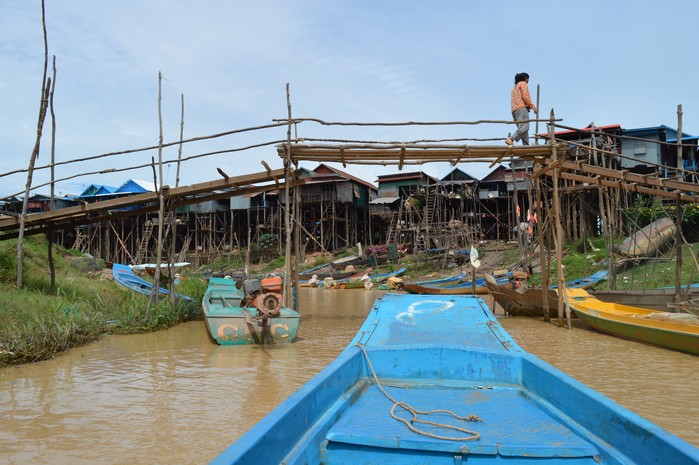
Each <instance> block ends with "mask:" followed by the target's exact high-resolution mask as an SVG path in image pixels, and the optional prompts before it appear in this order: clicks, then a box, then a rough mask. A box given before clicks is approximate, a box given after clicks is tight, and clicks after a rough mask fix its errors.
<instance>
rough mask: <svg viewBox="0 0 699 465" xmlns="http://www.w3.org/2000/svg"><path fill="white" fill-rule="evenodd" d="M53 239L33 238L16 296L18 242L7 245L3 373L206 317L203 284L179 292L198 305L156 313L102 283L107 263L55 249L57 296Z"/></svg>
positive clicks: (3, 253) (0, 258)
mask: <svg viewBox="0 0 699 465" xmlns="http://www.w3.org/2000/svg"><path fill="white" fill-rule="evenodd" d="M46 246H47V242H46V240H45V239H44V238H43V237H41V236H31V237H30V238H27V240H25V243H24V247H23V250H24V260H23V263H24V277H25V279H24V286H23V288H22V289H15V288H14V284H15V281H16V260H13V259H12V258H13V257H14V256H15V254H16V247H17V242H16V241H4V242H0V264H1V266H2V268H0V366H4V365H9V364H15V363H26V362H33V361H38V360H43V359H46V358H51V357H52V356H53V355H55V354H56V353H57V352H61V351H64V350H68V349H70V348H72V347H77V346H80V345H83V344H86V343H89V342H91V341H94V340H96V339H98V338H99V337H100V336H101V335H102V334H106V333H122V334H129V333H139V332H146V331H154V330H159V329H164V328H167V327H170V326H172V325H175V324H177V323H180V322H182V321H187V320H190V319H194V318H197V317H198V316H200V314H201V313H200V305H199V302H201V299H202V297H203V295H204V292H205V291H206V282H205V281H204V280H202V279H197V278H193V277H187V278H186V279H185V280H184V281H183V282H182V284H180V285H179V286H178V288H177V289H176V291H177V292H178V293H180V294H184V295H189V296H190V297H192V299H193V302H186V301H183V300H178V301H177V302H176V304H175V305H172V304H171V302H170V300H169V299H167V298H165V299H163V300H161V302H159V303H158V304H157V305H152V306H151V307H150V309H149V306H148V297H146V296H143V295H140V294H135V293H133V292H131V291H128V290H125V289H122V288H120V287H118V286H117V285H116V284H115V283H114V282H113V281H111V280H103V279H100V278H99V276H100V274H99V273H94V272H93V270H94V269H95V268H96V269H100V270H101V268H100V261H95V260H93V259H91V258H87V259H85V258H82V257H80V258H78V261H79V263H78V264H77V265H75V264H73V263H72V262H73V261H74V258H73V255H67V254H66V253H65V251H64V250H62V249H61V248H60V247H55V248H54V254H53V256H54V261H55V264H56V289H55V290H52V289H50V277H49V267H48V264H47V258H46V255H47V254H46Z"/></svg>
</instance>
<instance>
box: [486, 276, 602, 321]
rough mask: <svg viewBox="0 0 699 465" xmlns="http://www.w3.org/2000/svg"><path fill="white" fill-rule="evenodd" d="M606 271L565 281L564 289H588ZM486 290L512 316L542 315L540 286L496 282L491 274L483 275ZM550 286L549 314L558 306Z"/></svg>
mask: <svg viewBox="0 0 699 465" xmlns="http://www.w3.org/2000/svg"><path fill="white" fill-rule="evenodd" d="M606 277H607V272H606V271H605V272H597V273H595V274H593V275H591V276H588V277H586V278H581V279H574V280H571V281H567V282H566V283H565V287H566V289H569V288H570V289H574V288H582V289H588V288H591V287H593V286H594V285H596V284H597V283H599V282H600V281H602V280H604V279H606ZM485 280H486V285H487V286H488V292H490V294H491V295H492V296H493V299H495V301H496V302H497V303H498V304H499V305H500V306H501V307H502V308H503V310H504V311H505V313H507V314H509V315H512V316H544V298H543V292H542V290H541V287H540V286H532V287H530V286H523V287H514V286H513V285H512V284H511V283H509V282H506V283H502V282H498V281H497V280H496V279H495V278H494V277H493V276H491V275H485ZM554 289H555V287H553V286H551V287H549V289H548V290H547V292H546V296H547V299H548V307H549V314H555V313H556V312H557V308H558V294H556V292H555V290H554Z"/></svg>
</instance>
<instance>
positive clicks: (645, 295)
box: [591, 287, 699, 312]
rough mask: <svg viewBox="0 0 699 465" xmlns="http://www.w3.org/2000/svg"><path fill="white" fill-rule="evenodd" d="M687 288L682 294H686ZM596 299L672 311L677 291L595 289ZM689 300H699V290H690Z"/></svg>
mask: <svg viewBox="0 0 699 465" xmlns="http://www.w3.org/2000/svg"><path fill="white" fill-rule="evenodd" d="M686 291H687V290H686V289H685V288H683V289H682V292H686ZM591 294H592V295H594V296H595V297H596V298H598V299H599V300H601V301H603V302H611V303H615V304H621V305H630V306H632V307H641V308H646V309H649V310H661V311H666V312H667V311H671V310H672V308H673V307H672V306H671V305H669V304H671V303H673V302H674V300H675V289H674V288H671V289H664V288H663V289H641V290H619V289H610V290H607V289H595V290H594V291H592V292H591ZM689 298H690V299H696V298H699V288H696V287H694V288H691V289H690V290H689Z"/></svg>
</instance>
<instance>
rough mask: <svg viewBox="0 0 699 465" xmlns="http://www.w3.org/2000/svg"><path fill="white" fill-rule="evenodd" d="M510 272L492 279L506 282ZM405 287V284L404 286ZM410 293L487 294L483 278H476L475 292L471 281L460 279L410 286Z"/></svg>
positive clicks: (502, 282)
mask: <svg viewBox="0 0 699 465" xmlns="http://www.w3.org/2000/svg"><path fill="white" fill-rule="evenodd" d="M509 277H510V274H505V275H498V276H495V277H494V279H495V280H496V282H497V283H498V284H507V282H508V281H509ZM404 287H405V286H404ZM411 291H412V292H411V293H412V294H430V295H472V294H479V295H481V294H487V293H488V286H487V284H486V282H485V278H478V279H476V285H475V292H474V285H473V281H460V282H458V283H455V284H441V285H430V284H418V285H413V286H411Z"/></svg>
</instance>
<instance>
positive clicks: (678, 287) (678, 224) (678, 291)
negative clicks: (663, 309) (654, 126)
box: [675, 105, 684, 302]
mask: <svg viewBox="0 0 699 465" xmlns="http://www.w3.org/2000/svg"><path fill="white" fill-rule="evenodd" d="M682 165H683V163H682V105H677V175H678V177H680V180H682V181H684V171H683V166H682ZM682 210H683V209H682V202H681V197H680V196H679V195H678V196H677V201H676V203H675V231H676V232H675V254H676V259H675V260H676V261H675V302H679V301H680V300H681V299H682Z"/></svg>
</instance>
